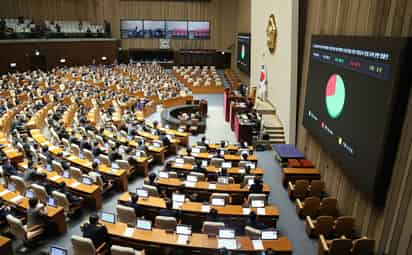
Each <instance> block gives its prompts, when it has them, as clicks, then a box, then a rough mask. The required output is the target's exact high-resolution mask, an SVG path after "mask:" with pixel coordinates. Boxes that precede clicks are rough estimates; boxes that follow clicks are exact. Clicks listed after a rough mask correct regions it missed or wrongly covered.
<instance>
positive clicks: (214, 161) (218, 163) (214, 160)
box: [210, 158, 224, 167]
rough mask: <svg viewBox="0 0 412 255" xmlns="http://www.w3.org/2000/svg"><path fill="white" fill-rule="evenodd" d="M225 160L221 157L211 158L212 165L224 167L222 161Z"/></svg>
mask: <svg viewBox="0 0 412 255" xmlns="http://www.w3.org/2000/svg"><path fill="white" fill-rule="evenodd" d="M223 162H224V160H223V159H221V158H212V159H211V160H210V165H211V166H214V167H222V163H223Z"/></svg>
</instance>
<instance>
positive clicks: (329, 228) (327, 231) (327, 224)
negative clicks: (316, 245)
mask: <svg viewBox="0 0 412 255" xmlns="http://www.w3.org/2000/svg"><path fill="white" fill-rule="evenodd" d="M334 222H335V219H334V218H333V217H332V216H319V217H318V218H316V220H313V219H312V218H311V217H310V216H306V233H307V234H308V236H309V237H316V236H318V235H324V236H325V237H330V236H332V233H333V224H334Z"/></svg>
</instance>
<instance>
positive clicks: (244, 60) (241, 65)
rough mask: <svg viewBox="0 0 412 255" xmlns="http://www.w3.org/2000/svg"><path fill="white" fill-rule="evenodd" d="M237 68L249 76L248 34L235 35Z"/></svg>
mask: <svg viewBox="0 0 412 255" xmlns="http://www.w3.org/2000/svg"><path fill="white" fill-rule="evenodd" d="M237 67H238V69H239V70H241V71H242V72H244V73H246V74H250V34H242V33H239V34H238V35H237Z"/></svg>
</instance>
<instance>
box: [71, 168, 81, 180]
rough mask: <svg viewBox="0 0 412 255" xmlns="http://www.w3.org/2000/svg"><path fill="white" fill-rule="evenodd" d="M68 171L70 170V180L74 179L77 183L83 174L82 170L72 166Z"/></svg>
mask: <svg viewBox="0 0 412 255" xmlns="http://www.w3.org/2000/svg"><path fill="white" fill-rule="evenodd" d="M69 170H70V176H71V178H73V179H76V180H78V181H80V180H81V179H82V174H83V172H82V170H80V169H79V168H77V167H74V166H71V167H70V168H69Z"/></svg>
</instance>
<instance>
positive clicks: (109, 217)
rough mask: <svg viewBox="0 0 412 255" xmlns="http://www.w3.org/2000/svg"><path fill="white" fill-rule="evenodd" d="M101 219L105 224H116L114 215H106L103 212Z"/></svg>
mask: <svg viewBox="0 0 412 255" xmlns="http://www.w3.org/2000/svg"><path fill="white" fill-rule="evenodd" d="M100 219H101V220H102V221H104V222H108V223H112V224H114V223H116V216H115V215H114V213H106V212H102V213H101V215H100Z"/></svg>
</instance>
